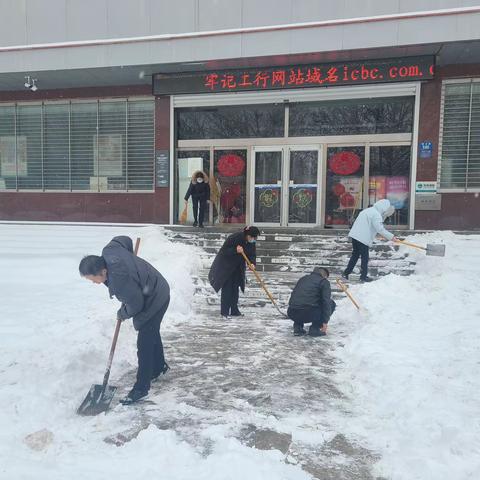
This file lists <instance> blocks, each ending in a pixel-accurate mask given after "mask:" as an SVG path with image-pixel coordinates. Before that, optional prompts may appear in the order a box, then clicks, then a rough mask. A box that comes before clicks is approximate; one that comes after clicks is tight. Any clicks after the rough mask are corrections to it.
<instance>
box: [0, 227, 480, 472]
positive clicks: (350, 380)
mask: <svg viewBox="0 0 480 480" xmlns="http://www.w3.org/2000/svg"><path fill="white" fill-rule="evenodd" d="M119 234H126V235H129V236H131V237H132V238H135V237H136V236H137V235H138V236H140V237H141V239H142V242H141V245H140V252H139V254H140V255H141V256H143V257H144V258H146V259H147V260H149V261H151V262H152V263H153V264H154V265H155V266H156V267H157V268H158V269H159V270H160V271H161V272H162V273H163V274H164V275H165V276H166V277H167V279H168V281H169V283H170V285H171V287H172V301H171V304H170V308H169V310H168V313H167V315H166V317H165V320H164V323H163V324H162V332H167V333H168V332H170V333H171V334H174V333H175V334H177V333H178V335H183V334H187V332H188V326H189V325H191V324H193V323H195V322H200V320H199V319H198V318H195V317H194V315H193V313H192V299H193V293H194V285H193V280H192V279H191V275H192V274H195V273H196V272H197V270H198V268H199V267H200V265H201V260H200V258H199V256H198V253H199V252H198V251H197V250H196V249H195V248H194V247H188V246H185V245H181V244H173V243H170V242H168V241H167V239H166V237H165V236H164V233H163V230H162V229H161V228H158V227H144V228H142V227H139V226H130V227H120V226H116V227H106V226H74V225H63V226H54V225H40V226H38V225H0V238H1V245H2V248H1V250H0V271H1V273H2V276H1V278H0V292H1V304H0V305H1V318H0V402H1V405H2V408H1V409H0V426H1V428H0V479H2V480H3V479H8V480H10V479H12V480H23V479H32V478H35V479H38V480H46V479H49V480H57V479H58V480H60V479H62V480H64V479H66V478H68V479H74V480H77V479H89V480H90V479H93V480H103V479H109V480H110V479H112V478H114V479H116V480H117V479H119V480H123V479H129V480H131V479H132V478H135V479H143V478H164V479H168V480H180V479H181V480H190V479H192V480H193V479H195V480H202V479H205V480H206V479H209V480H217V479H218V480H226V479H228V480H230V479H231V480H236V479H249V480H257V479H258V480H260V479H275V480H277V479H280V480H281V479H285V480H287V479H288V480H296V479H298V480H301V479H307V478H311V477H310V475H309V474H307V473H306V472H305V471H304V470H302V469H301V466H300V465H291V464H288V463H286V462H285V455H284V454H282V453H281V452H279V451H277V450H270V451H261V450H257V449H255V448H250V447H247V446H245V445H243V444H242V443H240V442H239V441H238V440H236V439H235V438H231V433H232V431H233V430H235V429H237V428H238V427H239V426H241V425H242V424H243V422H244V423H248V422H251V423H255V422H258V420H259V419H261V418H264V422H265V426H267V427H272V428H276V429H277V431H279V432H285V433H291V434H292V438H293V441H294V442H297V446H298V444H299V443H302V442H303V443H304V444H306V445H315V444H316V445H318V451H322V446H323V445H325V444H327V443H328V442H330V441H331V440H332V439H333V438H334V437H335V435H336V434H337V433H338V434H341V435H345V436H346V437H347V438H348V439H349V440H350V441H351V442H352V443H353V444H355V445H361V446H364V447H366V448H368V449H370V450H371V451H372V452H373V453H375V454H378V455H379V461H378V463H377V464H376V466H375V470H376V471H375V474H376V475H379V476H381V477H383V478H386V479H392V480H415V479H419V480H420V479H421V480H430V479H432V480H439V479H452V480H467V479H478V478H480V460H479V459H480V420H479V415H478V413H479V401H478V396H479V392H480V378H479V374H478V372H479V367H480V363H479V362H480V355H479V353H480V346H479V339H480V302H479V301H478V299H479V295H478V291H477V289H478V284H479V282H478V272H479V269H480V236H478V235H471V236H460V235H454V234H453V233H450V232H444V233H434V234H428V235H418V236H416V237H411V238H410V240H412V241H417V242H418V243H420V244H425V243H427V242H430V243H432V242H442V243H445V244H446V245H447V249H446V257H445V258H439V257H426V256H425V255H424V254H423V253H421V252H417V251H415V250H408V251H409V252H410V254H411V255H412V256H413V257H414V258H415V260H416V262H417V266H416V274H415V275H413V276H409V277H402V276H395V275H389V276H387V277H384V278H382V279H381V280H379V281H377V282H374V283H372V284H367V285H359V286H354V287H352V288H351V291H352V293H353V294H354V296H355V298H356V299H357V300H358V302H359V303H360V304H361V306H362V313H361V314H358V313H356V312H355V309H354V307H353V306H352V305H351V304H350V302H349V300H348V299H344V300H342V301H340V302H339V307H338V310H337V312H336V313H335V315H334V317H333V319H332V322H331V326H330V329H329V336H328V337H326V338H325V339H321V340H319V342H323V343H315V342H310V343H304V345H305V347H304V348H305V352H300V351H299V352H298V358H297V363H298V366H299V369H302V372H305V371H306V369H309V372H310V373H309V374H308V375H310V376H312V377H314V376H316V378H317V379H323V378H325V383H326V382H327V381H328V380H331V375H332V373H330V372H332V371H334V370H335V371H336V373H335V374H334V376H335V378H334V380H335V381H336V386H337V388H339V389H340V390H342V391H343V393H344V394H345V398H344V399H339V398H336V397H335V396H332V397H328V394H325V393H323V394H322V395H321V396H320V398H322V401H323V402H324V403H323V410H321V409H320V411H321V416H319V415H318V414H317V413H316V411H312V409H309V408H308V406H307V405H305V411H304V412H303V413H302V412H301V411H298V410H291V412H290V411H289V410H288V408H287V409H286V411H285V414H284V415H283V416H281V417H278V418H277V417H273V416H271V417H265V410H263V411H261V412H260V413H258V414H257V407H255V406H254V405H253V404H252V405H249V409H248V410H246V409H245V407H244V403H241V399H240V397H239V398H238V400H237V402H238V403H237V404H232V413H231V414H230V413H229V412H228V411H226V412H222V417H221V420H220V422H219V423H217V424H214V423H212V424H211V425H210V426H206V427H205V430H204V432H203V435H204V436H205V438H208V439H210V440H211V448H210V449H209V451H208V452H205V451H202V450H201V449H200V448H196V447H195V445H194V444H192V443H191V442H189V443H187V442H186V441H185V440H184V438H182V436H181V435H180V434H179V432H176V431H174V430H173V429H171V428H169V427H168V425H167V426H163V425H161V426H159V427H156V426H155V425H150V426H148V428H146V429H143V430H142V429H141V428H139V430H140V433H139V434H138V436H137V437H136V438H134V439H133V440H131V441H129V442H127V443H125V444H124V445H122V446H115V445H112V444H109V443H106V442H105V441H104V439H105V438H106V437H109V436H112V435H115V434H117V433H119V432H125V431H126V430H128V428H129V427H130V426H132V425H133V426H135V425H139V423H140V422H141V421H142V418H141V416H140V417H139V410H137V409H128V408H125V407H119V408H116V409H115V411H114V412H110V413H109V414H107V415H99V416H97V417H79V416H78V415H76V413H75V410H76V408H77V407H78V405H79V403H80V402H81V400H82V399H83V398H84V397H85V395H86V393H87V391H88V389H89V387H90V385H91V384H92V383H100V382H101V380H102V378H103V373H104V368H105V363H106V359H107V354H108V350H109V348H110V342H111V338H112V334H113V329H114V324H115V312H116V310H117V308H118V302H117V301H116V300H110V299H109V298H108V293H107V289H106V288H105V287H103V286H97V285H93V284H91V283H89V282H87V281H85V280H83V279H81V278H80V277H79V275H78V263H79V260H80V259H81V258H82V256H83V255H86V254H91V253H100V251H101V248H102V247H103V246H104V245H105V244H106V243H107V242H108V241H109V240H110V239H111V238H112V237H113V236H114V235H119ZM402 249H407V247H402ZM247 294H248V293H247ZM259 315H260V314H259ZM254 320H257V319H254ZM262 322H263V320H262V319H261V318H260V317H259V318H258V323H259V324H261V323H262ZM277 323H278V322H277ZM277 323H275V324H274V325H277ZM199 325H200V323H199ZM272 325H273V324H272V323H269V329H268V330H265V337H262V338H257V339H255V341H253V340H252V342H251V344H250V348H251V352H252V353H251V357H252V360H255V361H257V360H258V361H259V362H260V363H261V361H264V357H265V358H275V356H276V355H278V356H282V355H287V354H288V355H290V354H291V353H292V350H285V351H281V350H280V349H282V348H284V349H285V348H295V345H302V343H301V342H297V344H294V343H292V342H291V341H290V332H289V331H288V332H287V331H285V333H282V332H284V329H287V328H290V326H288V327H287V326H284V324H278V325H277V326H276V327H272ZM208 327H209V324H208V323H207V324H202V328H208ZM213 328H214V327H213ZM199 331H201V330H199ZM232 335H235V332H232ZM269 335H272V338H269ZM135 338H136V334H135V332H134V330H133V327H132V326H131V322H124V324H122V329H121V332H120V339H119V344H118V346H117V351H116V355H115V360H114V366H113V369H112V377H111V383H112V384H116V383H118V382H119V381H120V380H121V379H122V375H124V374H125V372H127V371H132V370H133V369H134V368H135V367H136V350H135ZM192 341H195V339H193V340H192ZM257 345H258V347H257ZM292 345H293V347H291V346H292ZM309 345H310V346H309ZM287 346H288V347H287ZM256 348H257V349H259V351H258V358H257V356H256V354H255V349H256ZM315 348H318V349H319V350H318V352H319V353H323V355H325V356H328V355H331V354H334V355H335V356H336V362H335V363H334V364H332V365H334V366H335V368H333V367H332V366H331V365H330V367H329V368H330V370H326V371H324V370H322V368H321V365H316V364H315V363H314V362H310V358H309V355H311V353H312V352H315ZM167 349H168V345H167ZM308 349H310V350H308ZM321 349H324V352H321ZM219 350H221V348H220V349H219ZM167 351H168V350H167ZM188 361H189V362H190V363H189V364H191V365H192V368H195V365H196V364H195V359H194V358H190V359H188ZM213 365H217V364H213ZM226 367H227V366H226ZM211 368H218V367H211ZM206 373H207V375H209V374H212V375H213V376H214V375H215V374H216V372H215V371H214V370H209V371H207V372H206ZM322 381H323V380H320V382H319V384H320V385H321V384H322ZM208 387H209V388H212V384H210V385H209V386H208ZM195 388H196V389H199V388H202V386H201V382H200V383H198V382H197V384H196V385H195ZM278 388H282V385H278ZM308 388H309V386H308V385H306V389H305V391H304V392H302V391H300V390H299V391H298V392H297V391H293V392H288V393H289V394H290V395H285V400H287V399H288V398H290V397H291V398H294V399H295V398H297V397H298V399H299V400H301V399H303V398H305V397H303V396H302V395H305V394H308ZM274 393H275V392H274ZM188 394H189V393H188V392H186V393H185V395H188ZM275 395H276V394H275ZM275 395H273V393H272V397H273V398H277V397H276V396H275ZM326 395H327V396H326ZM159 396H160V397H161V399H162V402H163V403H162V405H161V407H160V408H164V409H165V411H166V412H167V414H170V412H177V414H180V415H181V414H182V412H183V415H184V416H185V419H186V421H187V423H188V420H189V419H192V421H195V420H196V419H197V418H198V417H202V412H201V409H200V408H198V407H194V406H191V405H188V404H187V403H182V402H180V403H179V402H178V398H176V397H175V395H174V394H172V392H170V391H168V390H167V391H165V392H163V393H162V392H160V393H159ZM225 396H227V393H225ZM185 398H186V397H185ZM222 398H223V397H220V396H219V397H218V398H217V400H219V401H220V400H221V399H222ZM226 398H227V397H226ZM228 398H230V397H228ZM307 398H308V397H307ZM325 399H328V400H327V401H326V400H325ZM237 407H238V408H237ZM316 407H318V408H320V407H322V405H319V406H316ZM241 408H244V410H242V409H241ZM244 412H249V413H248V414H245V413H244ZM214 414H215V412H214V411H213V412H210V415H214ZM206 416H207V415H205V417H206ZM223 419H225V422H223ZM160 423H161V422H160ZM289 458H290V457H289ZM341 458H344V457H338V459H341ZM338 459H336V457H332V460H331V462H332V463H333V462H340V461H341V460H338ZM292 461H295V459H293V460H292ZM326 461H327V462H328V461H330V460H329V459H328V458H327V459H326ZM337 467H338V468H339V469H341V468H342V465H341V464H339V465H337ZM329 478H330V477H329ZM342 478H343V477H342ZM345 478H353V477H349V476H346V477H345ZM358 480H361V479H360V478H359V479H358Z"/></svg>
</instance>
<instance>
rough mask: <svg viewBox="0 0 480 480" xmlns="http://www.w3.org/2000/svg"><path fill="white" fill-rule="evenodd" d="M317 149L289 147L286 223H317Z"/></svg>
mask: <svg viewBox="0 0 480 480" xmlns="http://www.w3.org/2000/svg"><path fill="white" fill-rule="evenodd" d="M318 172H319V168H318V150H311V149H308V150H303V149H293V148H290V149H289V185H288V187H289V188H288V190H289V203H288V223H289V224H291V223H304V224H311V223H317V203H318V202H317V191H318Z"/></svg>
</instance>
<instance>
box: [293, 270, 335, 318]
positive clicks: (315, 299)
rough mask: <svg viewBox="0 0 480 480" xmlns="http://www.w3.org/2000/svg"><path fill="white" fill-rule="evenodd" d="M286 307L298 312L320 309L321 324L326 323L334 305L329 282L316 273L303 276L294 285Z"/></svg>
mask: <svg viewBox="0 0 480 480" xmlns="http://www.w3.org/2000/svg"><path fill="white" fill-rule="evenodd" d="M288 305H289V307H291V308H295V309H299V310H301V309H305V308H310V307H320V308H321V309H322V318H323V323H328V320H329V319H330V315H331V314H332V307H333V305H334V303H333V301H332V290H331V287H330V282H329V281H328V280H327V279H326V278H324V277H322V275H320V273H317V272H313V273H311V274H310V275H305V276H304V277H302V278H301V279H300V280H299V281H298V282H297V284H296V285H295V288H294V289H293V292H292V294H291V296H290V301H289V302H288Z"/></svg>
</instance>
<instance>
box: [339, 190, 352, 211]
mask: <svg viewBox="0 0 480 480" xmlns="http://www.w3.org/2000/svg"><path fill="white" fill-rule="evenodd" d="M340 204H341V205H342V207H344V208H352V207H354V206H355V197H354V196H353V195H350V194H349V193H344V194H343V195H342V196H341V197H340Z"/></svg>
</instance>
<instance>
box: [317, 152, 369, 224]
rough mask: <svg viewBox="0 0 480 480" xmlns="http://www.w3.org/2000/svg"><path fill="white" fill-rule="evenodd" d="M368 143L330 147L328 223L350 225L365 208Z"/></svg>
mask: <svg viewBox="0 0 480 480" xmlns="http://www.w3.org/2000/svg"><path fill="white" fill-rule="evenodd" d="M364 169H365V146H353V147H328V149H327V178H326V204H325V225H329V226H347V227H348V226H350V225H351V224H352V223H353V221H354V220H355V217H356V215H357V214H358V213H359V211H360V210H361V209H362V208H363V197H364V192H363V190H364Z"/></svg>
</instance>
